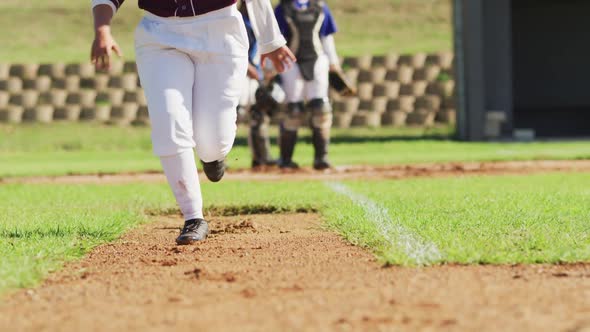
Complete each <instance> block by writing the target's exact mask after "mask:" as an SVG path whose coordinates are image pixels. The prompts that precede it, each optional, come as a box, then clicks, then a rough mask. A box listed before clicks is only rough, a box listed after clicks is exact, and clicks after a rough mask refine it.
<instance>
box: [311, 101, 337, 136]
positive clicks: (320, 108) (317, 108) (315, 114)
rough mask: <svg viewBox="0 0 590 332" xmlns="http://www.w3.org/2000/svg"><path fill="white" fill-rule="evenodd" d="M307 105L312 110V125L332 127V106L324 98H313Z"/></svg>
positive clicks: (323, 127) (322, 127) (315, 126)
mask: <svg viewBox="0 0 590 332" xmlns="http://www.w3.org/2000/svg"><path fill="white" fill-rule="evenodd" d="M307 107H308V108H309V109H310V111H311V125H312V127H313V128H321V129H325V128H330V127H332V107H331V106H330V103H328V102H327V101H326V100H324V99H313V100H311V101H310V102H309V103H308V105H307Z"/></svg>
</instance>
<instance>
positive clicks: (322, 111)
mask: <svg viewBox="0 0 590 332" xmlns="http://www.w3.org/2000/svg"><path fill="white" fill-rule="evenodd" d="M308 106H309V108H310V109H311V112H312V113H311V129H312V137H311V139H312V143H313V147H314V161H313V168H315V169H317V170H323V169H327V168H330V167H331V165H330V163H329V162H328V146H329V144H330V129H331V128H332V108H331V107H330V104H329V103H328V102H327V101H325V100H324V99H314V100H312V101H310V102H309V105H308Z"/></svg>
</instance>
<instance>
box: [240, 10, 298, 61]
mask: <svg viewBox="0 0 590 332" xmlns="http://www.w3.org/2000/svg"><path fill="white" fill-rule="evenodd" d="M244 2H245V4H246V8H247V10H248V15H249V16H250V21H251V22H252V30H254V34H255V35H256V39H257V40H258V44H259V45H260V54H261V62H262V64H264V60H265V59H267V58H268V59H269V60H270V61H272V63H273V65H274V67H275V68H276V69H277V70H278V71H279V72H283V71H284V70H285V69H286V68H288V67H290V66H291V64H292V63H293V62H295V61H296V59H295V55H293V53H292V52H291V50H289V48H288V47H287V46H286V45H287V41H286V40H285V37H283V34H282V33H281V30H280V29H279V26H278V24H277V21H276V19H275V15H274V10H273V8H272V5H271V3H270V0H244Z"/></svg>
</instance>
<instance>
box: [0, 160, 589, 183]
mask: <svg viewBox="0 0 590 332" xmlns="http://www.w3.org/2000/svg"><path fill="white" fill-rule="evenodd" d="M554 171H565V172H574V171H575V172H590V160H561V161H559V160H555V161H551V160H536V161H498V162H453V163H432V164H413V165H393V166H341V167H336V168H334V169H331V170H326V171H323V172H318V171H314V170H312V169H310V168H301V169H299V170H295V171H283V170H280V169H278V168H276V167H275V168H266V169H258V170H250V169H243V170H231V169H230V170H229V171H228V172H227V175H226V177H225V178H224V180H225V181H227V180H229V181H232V180H234V181H305V180H328V181H329V180H346V179H403V178H411V177H449V176H465V175H500V174H532V173H542V172H554ZM201 180H203V181H205V177H204V175H203V174H202V172H201ZM164 181H166V178H165V177H164V175H163V174H161V173H159V172H149V173H127V174H93V175H67V176H54V177H51V176H43V177H21V178H4V179H2V178H0V184H2V183H63V184H68V183H72V184H78V183H130V182H164Z"/></svg>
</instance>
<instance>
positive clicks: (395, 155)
mask: <svg viewBox="0 0 590 332" xmlns="http://www.w3.org/2000/svg"><path fill="white" fill-rule="evenodd" d="M245 133H246V130H245V128H242V130H240V135H239V137H238V139H237V141H236V145H235V148H234V149H233V151H232V153H231V154H230V156H229V157H228V162H229V164H230V166H231V167H233V168H245V167H249V165H250V153H249V151H248V148H247V143H246V138H245ZM450 134H451V129H450V128H434V129H419V128H402V129H391V128H380V129H346V130H334V135H333V136H334V137H333V144H332V145H331V148H330V158H331V160H332V161H333V163H334V164H335V165H355V164H356V165H358V164H370V165H389V164H408V163H425V162H426V163H427V162H451V161H492V160H531V159H588V158H590V150H589V149H588V143H587V142H583V141H580V142H536V143H467V142H458V141H453V140H449V139H448V138H449V135H450ZM149 136H150V135H149V128H142V127H139V128H136V127H113V126H100V125H93V124H67V123H56V124H52V125H50V126H47V125H18V126H6V125H0V177H13V176H31V175H63V174H69V173H116V172H136V171H158V170H160V164H159V161H158V159H157V158H156V157H154V156H153V154H152V151H151V143H150V137H149ZM275 138H276V128H273V142H274V141H276V140H275ZM273 154H274V155H275V156H277V155H278V151H277V148H276V146H274V147H273ZM312 155H313V149H312V146H311V140H310V137H309V131H308V130H302V137H301V143H300V144H298V145H297V148H296V153H295V160H296V161H298V162H300V164H302V165H304V166H305V165H310V163H311V161H312Z"/></svg>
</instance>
